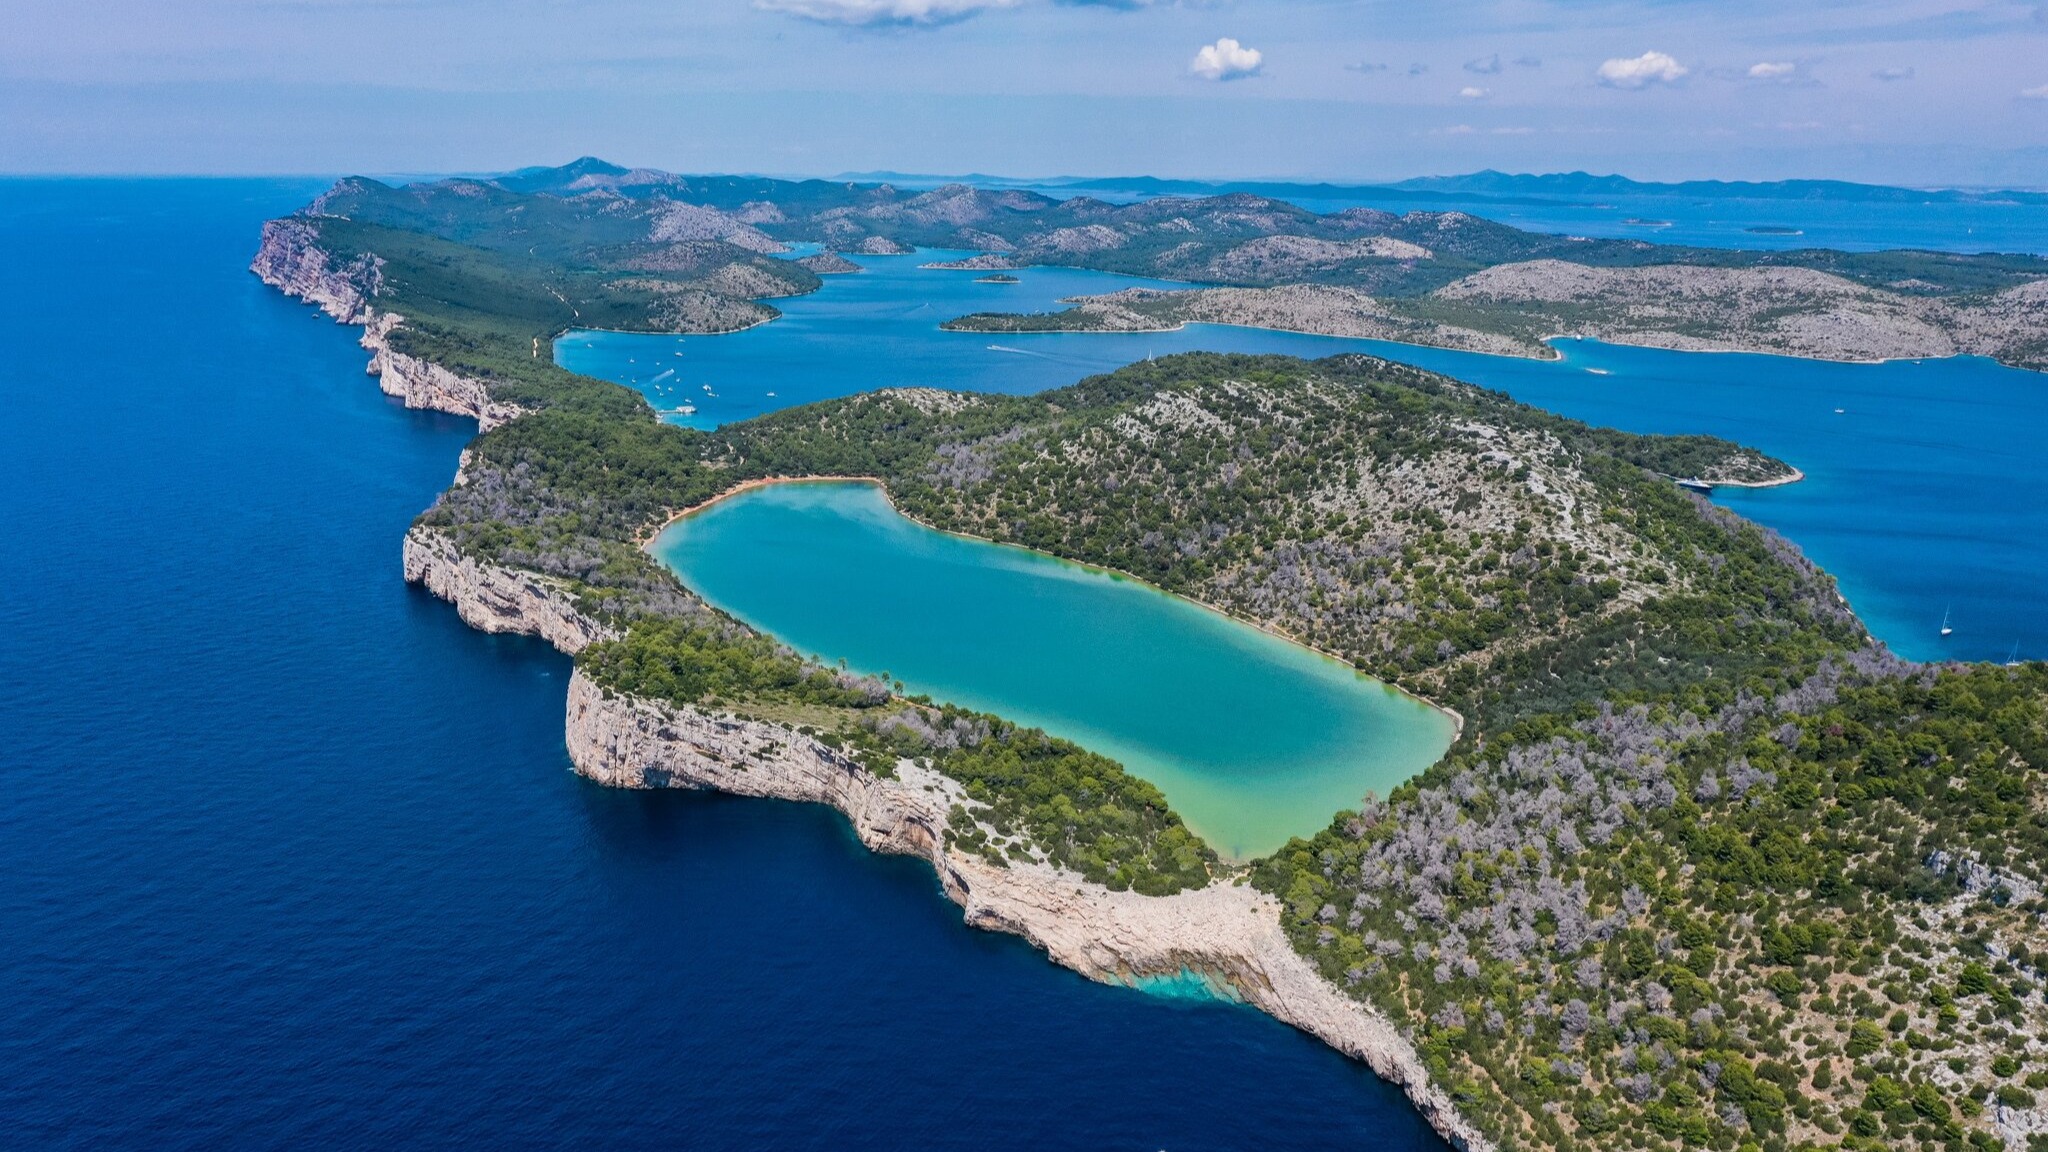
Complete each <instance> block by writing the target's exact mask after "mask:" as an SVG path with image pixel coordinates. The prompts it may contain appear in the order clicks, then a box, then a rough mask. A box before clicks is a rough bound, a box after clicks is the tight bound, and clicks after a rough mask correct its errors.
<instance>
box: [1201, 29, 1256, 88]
mask: <svg viewBox="0 0 2048 1152" xmlns="http://www.w3.org/2000/svg"><path fill="white" fill-rule="evenodd" d="M1265 59H1266V55H1265V53H1263V52H1260V51H1259V50H1258V49H1257V48H1247V47H1245V46H1244V45H1242V44H1239V43H1238V42H1237V41H1235V40H1232V39H1231V38H1230V37H1228V36H1225V37H1223V38H1222V39H1221V40H1218V41H1216V42H1215V43H1214V44H1204V45H1202V50H1201V51H1200V52H1197V53H1195V59H1194V62H1193V63H1191V64H1189V65H1188V71H1190V72H1193V73H1194V74H1195V75H1197V76H1200V77H1201V78H1202V79H1204V80H1237V79H1241V78H1243V77H1246V76H1256V75H1257V74H1258V71H1259V65H1260V64H1262V63H1264V62H1265Z"/></svg>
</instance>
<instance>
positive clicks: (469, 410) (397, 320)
mask: <svg viewBox="0 0 2048 1152" xmlns="http://www.w3.org/2000/svg"><path fill="white" fill-rule="evenodd" d="M319 239H320V237H319V234H318V232H316V231H315V230H314V228H313V226H312V225H310V224H308V223H306V222H305V221H303V220H292V219H286V220H272V221H270V222H269V223H267V224H265V225H264V226H263V243H262V245H261V246H260V247H258V248H257V250H256V258H255V259H254V260H253V261H251V262H250V264H249V270H250V271H251V272H254V273H256V275H257V276H258V277H259V278H260V279H261V280H262V281H263V282H264V283H265V284H268V285H270V286H271V287H273V288H276V289H278V290H279V291H281V292H283V293H284V294H285V295H287V296H291V297H293V298H295V299H299V300H304V301H306V302H307V303H309V304H317V305H319V307H320V310H321V311H323V312H325V313H327V314H328V315H329V316H332V317H334V319H335V321H336V322H337V323H341V324H359V325H361V326H362V329H363V336H362V345H363V347H364V348H367V349H369V351H370V363H369V366H368V368H367V371H368V372H369V373H370V374H371V375H373V376H375V377H377V386H378V387H379V388H382V389H383V390H384V393H385V395H387V396H395V397H397V398H398V399H400V400H402V401H404V403H405V406H406V407H407V408H424V409H430V410H432V411H435V412H447V413H450V414H451V415H456V416H469V417H472V418H474V419H475V420H476V422H477V424H478V425H480V426H481V427H482V429H483V430H484V431H486V432H488V431H489V430H491V429H492V428H496V427H497V426H498V425H500V424H503V423H505V422H507V421H509V420H511V419H512V418H514V417H516V416H518V415H519V413H520V409H519V407H518V406H517V405H513V404H506V403H502V402H500V401H495V400H492V399H491V395H490V389H489V388H487V387H486V386H485V385H484V382H483V381H481V380H477V379H475V378H473V377H469V376H461V375H458V374H456V373H454V372H450V371H449V370H447V369H446V368H443V367H441V366H440V365H438V364H429V363H427V362H426V361H424V360H421V359H418V358H417V357H413V356H408V355H406V354H405V353H403V352H399V351H396V350H395V349H393V348H392V347H391V340H390V337H391V333H392V332H393V331H394V330H396V329H397V328H398V327H399V326H400V325H402V324H403V323H404V322H405V318H404V317H403V316H400V315H399V314H397V313H396V312H386V311H379V310H378V309H377V307H376V305H375V303H374V301H375V300H376V298H377V294H378V292H379V291H381V290H382V289H383V287H384V273H383V261H381V260H377V259H376V258H374V257H366V258H363V259H359V260H355V261H353V262H351V263H348V264H345V265H337V264H336V263H335V261H334V257H333V255H332V254H331V253H329V252H327V251H326V250H325V249H323V248H321V247H320V246H319Z"/></svg>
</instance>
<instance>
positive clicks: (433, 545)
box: [405, 528, 1492, 1152]
mask: <svg viewBox="0 0 2048 1152" xmlns="http://www.w3.org/2000/svg"><path fill="white" fill-rule="evenodd" d="M405 572H406V578H407V579H408V580H410V581H413V582H414V583H418V584H421V585H422V586H424V587H426V588H427V589H428V590H429V591H431V592H433V593H434V594H435V595H436V596H439V597H441V598H442V599H444V600H447V601H449V602H450V603H451V604H453V605H454V606H455V608H456V610H457V612H458V613H459V614H460V615H461V616H462V618H463V620H464V621H466V622H468V623H469V624H471V625H472V626H474V627H478V628H481V629H483V630H485V631H489V632H500V633H523V634H526V635H531V636H537V637H540V638H542V639H545V640H547V641H548V642H549V643H551V644H554V645H555V646H556V647H557V648H559V649H561V650H563V651H564V652H569V653H574V652H576V651H579V650H581V648H582V647H583V646H584V645H585V644H587V643H589V642H591V641H592V640H594V639H598V638H601V637H602V636H603V635H605V634H606V633H605V630H604V628H603V626H602V625H600V624H597V623H596V622H594V621H591V620H589V619H587V618H586V617H583V616H582V615H581V614H580V613H578V612H577V611H576V608H575V606H574V603H573V601H572V600H571V599H570V598H569V597H568V596H567V594H566V593H565V592H563V591H562V590H561V589H559V588H556V587H553V586H551V585H550V584H549V583H548V582H547V581H546V580H544V579H542V578H540V577H536V576H532V575H530V574H527V573H522V572H517V571H513V570H510V569H505V568H499V567H496V566H494V565H490V564H485V563H479V562H477V561H475V560H473V559H471V558H468V557H463V556H459V555H457V554H456V553H455V550H454V548H453V546H452V545H451V544H450V543H449V542H448V541H447V540H446V539H445V538H443V537H441V536H440V535H439V534H438V533H435V532H432V531H430V530H426V529H418V528H416V529H414V530H413V531H412V532H411V533H409V534H408V535H407V537H406V543H405ZM565 732H566V739H567V744H568V748H569V757H570V760H571V762H572V763H573V764H574V765H575V768H576V771H577V772H578V773H580V774H582V775H584V776H586V777H588V778H590V779H592V780H594V781H597V782H598V783H600V784H604V785H607V786H610V787H615V788H701V789H710V790H715V791H720V792H727V793H731V794H734V795H739V796H755V797H763V798H769V799H778V800H794V801H798V802H802V803H813V804H826V805H829V806H831V807H833V808H835V809H837V810H838V811H839V812H840V813H841V814H843V815H844V816H845V817H846V818H847V820H848V821H849V822H850V823H851V824H852V825H853V828H854V831H855V833H856V834H857V835H859V837H860V839H861V842H862V843H863V844H865V845H866V846H867V847H868V848H870V849H871V850H873V851H876V852H884V853H889V854H893V855H905V856H915V857H918V858H920V859H923V860H924V861H925V862H926V863H928V864H930V865H931V867H932V871H933V872H934V873H935V874H936V875H937V877H938V880H939V883H940V887H941V888H942V889H943V890H944V892H945V894H946V896H947V898H948V899H950V900H952V901H953V902H954V903H955V904H958V905H959V906H960V907H961V909H962V912H963V915H964V918H965V920H966V922H967V923H968V924H969V925H972V926H973V927H976V928H983V929H988V930H990V931H996V932H1008V933H1011V934H1013V935H1016V936H1021V937H1023V938H1024V939H1026V940H1028V941H1030V942H1031V944H1032V945H1033V946H1035V947H1037V948H1038V949H1040V950H1041V951H1043V952H1044V953H1045V954H1046V955H1047V957H1048V958H1050V959H1051V960H1052V961H1053V962H1055V963H1057V964H1061V965H1063V966H1065V967H1067V968H1071V969H1073V970H1074V971H1076V972H1079V973H1081V974H1082V975H1084V976H1087V977H1088V978H1090V979H1093V980H1099V981H1103V982H1105V983H1117V984H1127V985H1128V984H1135V983H1137V982H1138V981H1140V980H1142V979H1144V978H1146V977H1173V976H1180V975H1185V974H1194V975H1197V976H1200V977H1203V978H1204V979H1205V980H1207V981H1209V982H1210V983H1212V984H1213V985H1216V986H1220V987H1224V988H1227V989H1229V991H1230V992H1231V993H1232V994H1233V995H1234V996H1235V997H1236V998H1237V999H1239V1000H1241V1001H1243V1002H1244V1003H1247V1004H1250V1005H1252V1006H1253V1007H1256V1008H1258V1009H1260V1010H1261V1011H1264V1012H1266V1013H1267V1014H1269V1015H1271V1016H1273V1017H1275V1018H1277V1019H1279V1020H1281V1021H1283V1022H1285V1023H1288V1024H1291V1025H1293V1026H1294V1027H1296V1028H1299V1029H1301V1030H1302V1031H1304V1032H1307V1033H1308V1034H1310V1035H1312V1036H1314V1037H1316V1038H1317V1039H1319V1040H1322V1041H1323V1042H1324V1043H1326V1044H1329V1045H1330V1046H1331V1047H1333V1048H1336V1049H1337V1050H1338V1051H1340V1052H1343V1053H1345V1054H1346V1055H1348V1056H1351V1057H1353V1058H1355V1059H1358V1060H1362V1061H1364V1062H1365V1063H1366V1065H1367V1066H1369V1067H1370V1068H1372V1070H1373V1071H1374V1072H1375V1073H1377V1074H1378V1075H1379V1076H1380V1077H1381V1078H1382V1079H1385V1080H1387V1081H1390V1082H1392V1083H1394V1084H1396V1085H1398V1086H1399V1087H1400V1088H1402V1090H1403V1091H1405V1092H1406V1093H1407V1095H1408V1097H1409V1099H1410V1100H1411V1101H1412V1102H1413V1103H1414V1105H1415V1106H1416V1108H1417V1109H1418V1110H1419V1111H1420V1112H1421V1113H1422V1115H1423V1116H1424V1118H1425V1119H1426V1120H1428V1122H1429V1123H1430V1125H1431V1126H1432V1127H1434V1128H1435V1129H1436V1130H1437V1131H1438V1132H1440V1133H1441V1134H1443V1135H1444V1137H1445V1138H1446V1139H1448V1140H1449V1141H1450V1142H1451V1143H1452V1144H1453V1145H1455V1146H1457V1147H1459V1148H1463V1149H1470V1150H1474V1152H1478V1150H1484V1149H1490V1148H1491V1147H1492V1145H1491V1144H1490V1143H1489V1142H1488V1141H1487V1140H1486V1139H1485V1138H1484V1137H1483V1136H1481V1135H1480V1134H1479V1132H1478V1131H1477V1130H1476V1129H1475V1128H1473V1127H1472V1126H1471V1125H1469V1124H1468V1123H1467V1122H1466V1121H1465V1119H1464V1118H1463V1117H1462V1116H1460V1115H1459V1114H1458V1113H1457V1111H1456V1108H1455V1106H1454V1105H1453V1104H1452V1102H1451V1100H1450V1098H1449V1097H1448V1096H1447V1095H1446V1094H1445V1093H1444V1092H1443V1090H1442V1089H1441V1088H1439V1087H1438V1086H1437V1085H1436V1084H1434V1083H1432V1082H1431V1080H1430V1079H1429V1075H1428V1073H1427V1072H1426V1071H1425V1069H1424V1068H1423V1065H1422V1060H1421V1058H1420V1056H1419V1055H1417V1053H1416V1051H1415V1048H1414V1046H1413V1045H1412V1044H1410V1043H1409V1042H1408V1040H1407V1038H1406V1037H1404V1036H1403V1035H1402V1034H1401V1033H1400V1032H1399V1031H1398V1030H1397V1029H1396V1028H1395V1027H1394V1026H1393V1025H1392V1024H1391V1023H1390V1022H1389V1021H1387V1020H1386V1019H1385V1018H1383V1017H1381V1016H1379V1015H1378V1014H1376V1013H1374V1012H1372V1011H1371V1010H1370V1009H1368V1008H1366V1007H1365V1006H1364V1005H1362V1004H1360V1003H1359V1002H1357V1001H1356V1000H1353V999H1352V998H1351V997H1349V996H1346V995H1345V994H1344V993H1343V992H1341V991H1340V990H1338V989H1337V988H1336V987H1334V986H1333V985H1331V984H1330V982H1329V981H1327V980H1325V979H1324V978H1323V977H1322V975H1321V974H1320V973H1319V972H1317V971H1316V970H1315V968H1314V966H1313V965H1311V964H1310V963H1309V961H1308V960H1307V959H1306V958H1305V957H1303V956H1302V955H1301V954H1300V953H1299V952H1297V951H1296V950H1295V949H1294V946H1293V945H1292V944H1291V943H1290V942H1289V941H1288V939H1287V935H1286V933H1285V932H1284V931H1283V930H1282V929H1281V925H1280V905H1279V902H1278V901H1277V900H1275V899H1274V898H1273V897H1271V896H1268V895H1266V894H1264V893H1262V892H1259V891H1258V890H1256V889H1254V888H1252V887H1251V886H1249V885H1247V884H1243V883H1236V882H1233V881H1230V880H1218V881H1215V882H1213V883H1211V884H1210V885H1209V886H1208V887H1206V888H1201V889H1197V890H1195V891H1190V892H1182V893H1178V894H1176V895H1173V896H1142V895H1139V894H1137V893H1135V892H1114V891H1111V890H1110V889H1108V888H1105V887H1103V886H1102V885H1099V884H1093V883H1090V882H1088V881H1086V880H1083V879H1081V878H1080V877H1079V876H1077V875H1075V874H1073V873H1071V872H1065V871H1062V870H1060V869H1057V868H1053V867H1051V866H1049V865H1045V864H1026V863H1016V862H1013V863H1011V864H1008V865H1005V866H999V865H995V864H991V863H989V862H988V861H986V860H985V859H983V858H982V857H980V856H978V855H974V854H972V853H967V852H962V851H957V850H952V849H949V848H947V847H946V832H947V829H948V826H949V821H948V819H947V812H948V811H949V810H950V809H951V808H952V806H953V805H954V804H956V803H958V802H960V800H961V798H962V796H963V791H962V789H961V787H960V785H959V784H958V783H957V782H956V781H954V780H952V779H950V778H948V777H946V776H943V775H941V774H940V773H937V772H934V771H931V770H929V769H925V768H921V767H919V766H918V765H917V764H915V763H913V762H911V761H907V760H906V761H902V762H899V764H898V765H897V768H896V775H895V777H894V778H893V779H885V778H882V777H878V776H875V775H873V774H872V773H870V772H868V771H867V770H866V769H864V768H862V767H861V766H860V765H859V764H857V763H856V762H855V761H854V760H853V759H852V758H850V757H848V756H846V755H844V754H843V753H841V752H838V751H836V750H834V749H831V748H828V747H826V746H825V745H824V744H822V743H820V742H819V741H817V740H815V739H813V738H811V737H810V736H806V735H804V734H802V733H801V732H798V731H796V730H795V729H792V728H790V727H787V726H784V725H780V724H773V723H768V722H765V721H761V720H754V719H748V718H745V717H741V716H737V715H734V714H731V713H726V712H714V711H708V710H704V709H698V708H680V707H675V706H672V705H669V704H666V703H661V702H657V701H650V700H644V699H639V698H635V697H629V696H625V695H621V694H618V693H613V692H610V691H608V690H606V689H604V688H601V687H599V686H598V685H596V684H595V683H593V682H591V681H590V680H589V679H587V678H585V677H584V676H583V674H582V672H581V671H580V670H579V671H577V672H576V673H575V674H574V675H572V676H571V678H570V682H569V694H568V707H567V722H566V728H565Z"/></svg>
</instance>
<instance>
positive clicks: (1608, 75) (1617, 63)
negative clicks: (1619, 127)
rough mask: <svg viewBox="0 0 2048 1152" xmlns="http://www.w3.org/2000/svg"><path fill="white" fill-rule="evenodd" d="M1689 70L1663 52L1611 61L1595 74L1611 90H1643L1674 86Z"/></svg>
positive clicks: (1601, 66) (1647, 53)
mask: <svg viewBox="0 0 2048 1152" xmlns="http://www.w3.org/2000/svg"><path fill="white" fill-rule="evenodd" d="M1687 71H1689V69H1687V68H1686V66H1685V65H1683V64H1680V63H1679V62H1678V61H1676V60H1674V59H1672V58H1671V57H1670V56H1667V55H1665V54H1664V53H1662V52H1645V53H1643V54H1642V55H1641V56H1636V57H1633V58H1630V59H1619V58H1617V59H1614V60H1609V61H1607V62H1606V63H1605V64H1602V65H1600V68H1599V70H1598V72H1596V73H1595V75H1597V76H1598V77H1599V78H1600V83H1602V84H1605V85H1607V86H1608V87H1609V88H1643V87H1646V86H1648V85H1651V84H1672V83H1676V82H1677V81H1678V79H1679V78H1680V77H1682V76H1684V75H1685V74H1686V72H1687Z"/></svg>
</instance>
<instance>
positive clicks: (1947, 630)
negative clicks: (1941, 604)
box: [1941, 608, 1955, 636]
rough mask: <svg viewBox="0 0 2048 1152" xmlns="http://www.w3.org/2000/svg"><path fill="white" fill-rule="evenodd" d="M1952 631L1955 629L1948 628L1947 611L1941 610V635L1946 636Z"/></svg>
mask: <svg viewBox="0 0 2048 1152" xmlns="http://www.w3.org/2000/svg"><path fill="white" fill-rule="evenodd" d="M1954 631H1955V629H1953V628H1951V627H1949V626H1948V609H1946V608H1943V609H1942V610H1941V634H1942V635H1943V636H1947V635H1949V634H1950V633H1952V632H1954Z"/></svg>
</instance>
